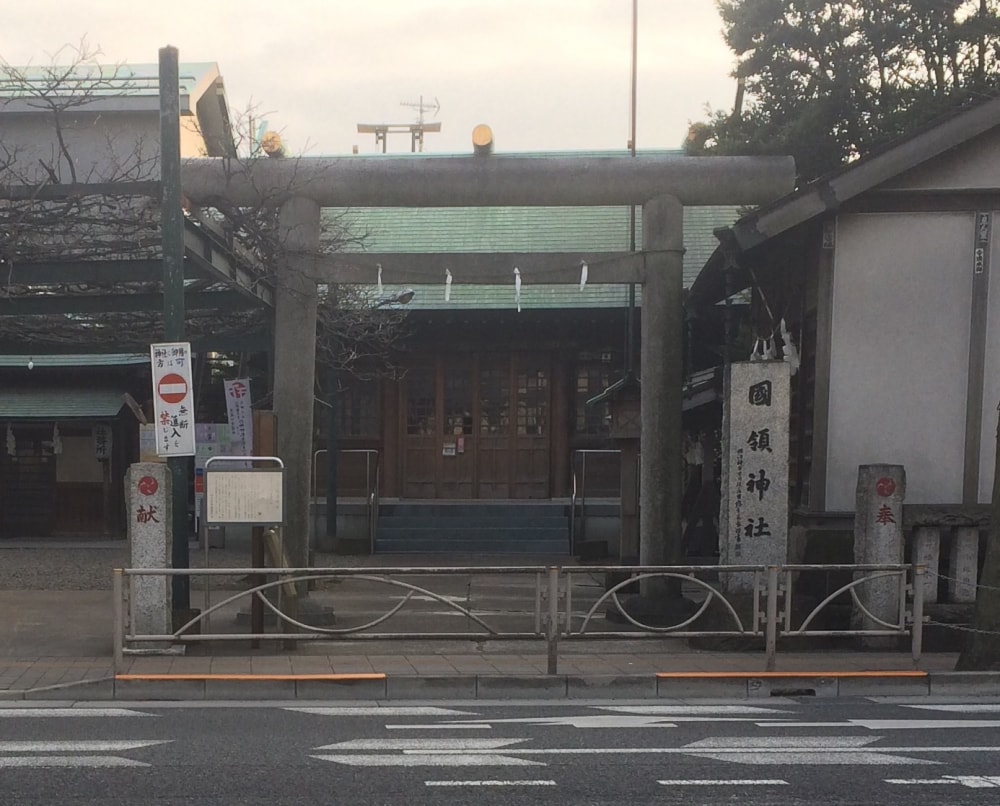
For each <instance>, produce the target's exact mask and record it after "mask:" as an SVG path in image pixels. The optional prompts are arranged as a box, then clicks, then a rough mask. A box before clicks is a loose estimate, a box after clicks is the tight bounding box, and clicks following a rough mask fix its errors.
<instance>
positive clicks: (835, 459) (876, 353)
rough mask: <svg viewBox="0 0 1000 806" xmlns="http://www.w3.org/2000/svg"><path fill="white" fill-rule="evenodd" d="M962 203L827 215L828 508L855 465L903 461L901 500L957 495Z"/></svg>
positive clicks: (965, 342)
mask: <svg viewBox="0 0 1000 806" xmlns="http://www.w3.org/2000/svg"><path fill="white" fill-rule="evenodd" d="M973 226H974V218H973V216H972V214H971V213H917V214H913V213H907V214H858V215H842V216H840V217H839V218H838V220H837V243H836V256H835V260H834V280H833V335H832V344H831V364H830V415H829V428H828V443H827V456H828V463H827V484H826V508H827V509H828V510H853V509H854V504H855V490H856V487H857V474H858V465H862V464H876V463H888V464H902V465H904V466H905V467H906V487H907V489H906V500H907V502H908V503H939V504H944V503H960V502H961V500H962V473H963V467H962V466H963V456H964V449H965V401H966V388H967V379H968V362H969V314H970V305H971V300H972V279H971V278H972V248H973V246H972V240H973Z"/></svg>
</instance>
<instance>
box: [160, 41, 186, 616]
mask: <svg viewBox="0 0 1000 806" xmlns="http://www.w3.org/2000/svg"><path fill="white" fill-rule="evenodd" d="M178 70H179V68H178V62H177V48H172V47H165V48H160V188H161V197H160V199H161V205H160V216H161V218H160V228H161V230H162V234H163V246H162V250H163V337H164V339H165V340H166V341H168V342H174V341H183V340H184V212H183V210H182V208H181V123H180V120H181V119H180V77H179V74H178ZM167 467H168V468H169V469H170V480H171V487H172V492H171V495H172V502H171V510H172V515H173V533H172V538H173V541H172V542H173V547H172V550H171V551H172V553H171V561H172V562H171V564H172V566H173V567H174V568H188V567H189V566H190V556H189V553H188V458H187V457H186V456H170V457H167ZM190 582H191V579H190V577H187V576H175V577H173V578H172V582H171V584H172V586H173V588H172V593H173V606H174V609H175V610H186V609H187V608H189V607H190V606H191V587H190Z"/></svg>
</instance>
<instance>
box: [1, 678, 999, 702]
mask: <svg viewBox="0 0 1000 806" xmlns="http://www.w3.org/2000/svg"><path fill="white" fill-rule="evenodd" d="M874 696H955V697H959V696H960V697H1000V671H998V672H925V671H916V670H908V671H891V672H879V671H863V672H858V671H855V672H829V671H824V672H812V671H803V672H659V673H656V674H638V675H621V674H609V675H600V674H595V675H583V674H564V675H559V674H557V675H546V674H525V675H518V674H510V675H496V674H493V675H486V674H478V675H477V674H469V675H462V674H456V675H422V676H421V675H387V674H383V673H359V674H257V675H255V674H121V675H115V676H108V677H100V678H91V679H88V680H80V681H75V682H72V683H60V684H57V685H53V686H44V687H39V688H33V689H22V690H5V691H0V702H2V701H11V700H14V701H17V700H75V701H85V700H89V701H108V700H128V701H145V700H170V701H177V700H196V701H198V700H259V701H269V700H448V699H451V700H454V699H461V700H515V699H516V700H532V699H535V700H541V699H545V700H548V699H567V700H572V699H581V700H584V699H585V700H643V699H689V698H709V697H711V698H730V699H757V698H767V697H874Z"/></svg>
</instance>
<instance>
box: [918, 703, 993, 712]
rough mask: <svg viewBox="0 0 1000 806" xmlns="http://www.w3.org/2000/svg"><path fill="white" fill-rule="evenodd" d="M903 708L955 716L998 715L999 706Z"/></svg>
mask: <svg viewBox="0 0 1000 806" xmlns="http://www.w3.org/2000/svg"><path fill="white" fill-rule="evenodd" d="M902 707H903V708H915V709H918V710H921V711H949V712H951V713H956V714H995V713H1000V704H996V703H978V704H977V703H967V704H965V705H904V706H902Z"/></svg>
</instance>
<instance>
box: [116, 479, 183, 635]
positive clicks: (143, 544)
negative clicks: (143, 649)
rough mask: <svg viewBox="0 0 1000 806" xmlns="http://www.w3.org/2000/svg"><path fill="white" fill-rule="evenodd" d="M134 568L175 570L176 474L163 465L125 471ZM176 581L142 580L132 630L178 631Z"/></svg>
mask: <svg viewBox="0 0 1000 806" xmlns="http://www.w3.org/2000/svg"><path fill="white" fill-rule="evenodd" d="M125 504H126V506H127V507H128V509H127V511H126V521H127V523H128V530H127V531H128V550H129V567H130V568H170V567H171V563H170V560H171V556H172V555H171V550H172V547H173V539H172V532H171V528H172V525H173V518H172V516H171V515H172V511H173V510H172V507H171V476H170V469H169V467H168V466H167V465H166V464H165V463H163V462H138V463H136V464H134V465H130V466H129V468H128V470H127V471H126V473H125ZM171 591H172V586H171V581H170V577H166V576H136V577H135V578H134V580H133V586H132V631H133V632H134V633H136V634H143V635H166V634H169V633H170V632H172V631H173V627H172V619H173V616H172V610H173V596H172V593H171Z"/></svg>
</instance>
